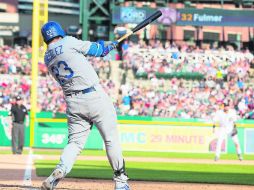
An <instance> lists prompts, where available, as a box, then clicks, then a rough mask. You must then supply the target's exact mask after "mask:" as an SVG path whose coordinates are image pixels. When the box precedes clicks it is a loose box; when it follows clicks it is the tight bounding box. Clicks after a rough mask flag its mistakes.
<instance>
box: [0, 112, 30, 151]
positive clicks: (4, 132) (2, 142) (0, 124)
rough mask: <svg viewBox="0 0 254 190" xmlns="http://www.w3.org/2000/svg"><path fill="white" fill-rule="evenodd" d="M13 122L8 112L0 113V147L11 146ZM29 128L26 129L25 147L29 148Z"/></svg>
mask: <svg viewBox="0 0 254 190" xmlns="http://www.w3.org/2000/svg"><path fill="white" fill-rule="evenodd" d="M11 130H12V120H11V117H9V116H8V112H0V146H10V145H11V138H12V137H11ZM29 138H30V136H29V127H25V142H24V146H29Z"/></svg>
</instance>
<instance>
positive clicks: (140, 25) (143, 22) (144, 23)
mask: <svg viewBox="0 0 254 190" xmlns="http://www.w3.org/2000/svg"><path fill="white" fill-rule="evenodd" d="M161 15H162V12H161V11H160V10H158V11H156V12H155V13H153V14H152V15H151V16H149V17H148V18H146V19H145V20H144V21H142V22H141V23H139V24H138V25H137V26H136V27H135V28H134V29H133V30H132V31H133V33H134V32H137V31H138V30H140V29H142V28H144V27H145V26H147V25H148V24H150V23H151V22H153V21H154V20H156V19H157V18H159V17H160V16H161Z"/></svg>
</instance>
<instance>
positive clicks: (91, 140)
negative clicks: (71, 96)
mask: <svg viewBox="0 0 254 190" xmlns="http://www.w3.org/2000/svg"><path fill="white" fill-rule="evenodd" d="M35 136H36V138H35V142H34V146H35V147H36V148H64V147H65V145H66V144H67V142H68V127H67V123H63V122H59V123H54V122H48V123H47V122H45V123H43V122H41V123H38V124H37V126H36V127H35ZM84 148H85V149H100V150H101V149H103V141H102V138H101V136H100V133H99V131H98V129H97V128H96V127H93V128H92V130H91V132H90V134H89V136H88V139H87V141H86V144H85V147H84Z"/></svg>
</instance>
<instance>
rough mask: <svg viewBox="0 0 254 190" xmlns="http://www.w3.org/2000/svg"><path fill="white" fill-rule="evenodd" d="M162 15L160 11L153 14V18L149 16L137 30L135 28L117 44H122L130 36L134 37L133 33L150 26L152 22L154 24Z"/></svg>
mask: <svg viewBox="0 0 254 190" xmlns="http://www.w3.org/2000/svg"><path fill="white" fill-rule="evenodd" d="M161 15H162V13H161V11H160V10H158V11H156V12H155V13H153V14H152V15H151V16H149V17H148V18H146V19H145V20H143V21H142V22H141V23H139V24H138V25H137V26H136V27H135V28H133V29H132V30H131V31H130V32H128V33H127V34H125V35H123V36H122V37H121V38H120V39H118V40H117V42H118V43H119V42H121V41H123V40H124V39H125V38H128V37H129V36H130V35H132V34H133V33H135V32H137V31H139V30H140V29H142V28H144V27H146V26H147V25H148V24H150V23H151V22H153V21H154V20H156V19H157V18H159V17H160V16H161Z"/></svg>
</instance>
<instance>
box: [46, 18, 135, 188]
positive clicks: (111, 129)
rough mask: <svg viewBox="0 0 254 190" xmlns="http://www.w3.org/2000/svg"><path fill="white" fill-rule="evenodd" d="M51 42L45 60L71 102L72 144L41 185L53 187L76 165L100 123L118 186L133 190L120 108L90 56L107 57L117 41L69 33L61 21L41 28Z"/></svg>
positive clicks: (48, 43) (67, 146)
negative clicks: (122, 141) (107, 42)
mask: <svg viewBox="0 0 254 190" xmlns="http://www.w3.org/2000/svg"><path fill="white" fill-rule="evenodd" d="M41 33H42V36H43V38H44V42H45V43H46V44H47V45H48V49H47V52H46V53H45V57H44V60H45V64H46V65H47V67H48V70H49V72H50V74H51V75H52V76H53V77H54V78H55V80H56V81H57V82H58V83H59V84H60V85H61V87H62V89H63V92H64V95H65V100H66V103H67V110H66V114H67V118H68V144H67V145H66V147H65V148H64V150H63V152H62V155H61V158H60V162H59V164H58V165H57V166H56V168H55V170H54V171H53V172H52V174H51V175H50V176H49V177H48V178H47V179H46V180H45V181H44V182H43V183H42V186H41V189H43V190H52V189H54V188H55V187H56V185H57V184H58V182H59V181H60V180H61V179H62V178H64V177H65V176H66V175H67V174H68V173H69V172H70V171H71V169H72V166H73V164H74V162H75V160H76V158H77V156H78V155H79V154H80V152H81V150H82V149H83V147H84V145H85V142H86V140H87V137H88V135H89V133H90V130H91V127H92V125H93V124H94V125H96V126H97V128H98V130H99V132H100V134H101V136H102V138H103V140H104V143H105V147H106V152H107V157H108V160H109V162H110V164H111V167H112V169H113V171H114V175H113V179H114V181H115V190H129V189H130V188H129V186H128V183H127V180H128V177H127V174H126V172H125V164H124V159H123V156H122V150H121V146H120V141H119V136H118V131H117V127H116V126H117V120H116V112H115V109H114V106H113V103H112V102H111V99H110V98H109V96H108V95H107V94H106V93H105V92H104V90H103V89H102V87H101V85H100V83H99V78H98V76H97V74H96V72H95V71H94V69H93V67H92V66H91V64H90V63H89V62H88V61H87V58H86V56H87V55H90V56H96V57H103V56H105V55H107V54H108V53H109V52H110V51H111V50H112V49H114V48H115V47H116V45H117V42H112V43H111V44H110V45H108V46H106V47H105V46H104V42H103V41H100V42H99V43H96V42H90V41H81V40H78V39H76V38H74V37H71V36H66V35H65V32H64V31H63V29H62V27H61V26H60V25H59V24H58V23H57V22H52V21H50V22H48V23H46V24H45V25H44V26H43V27H42V28H41Z"/></svg>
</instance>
